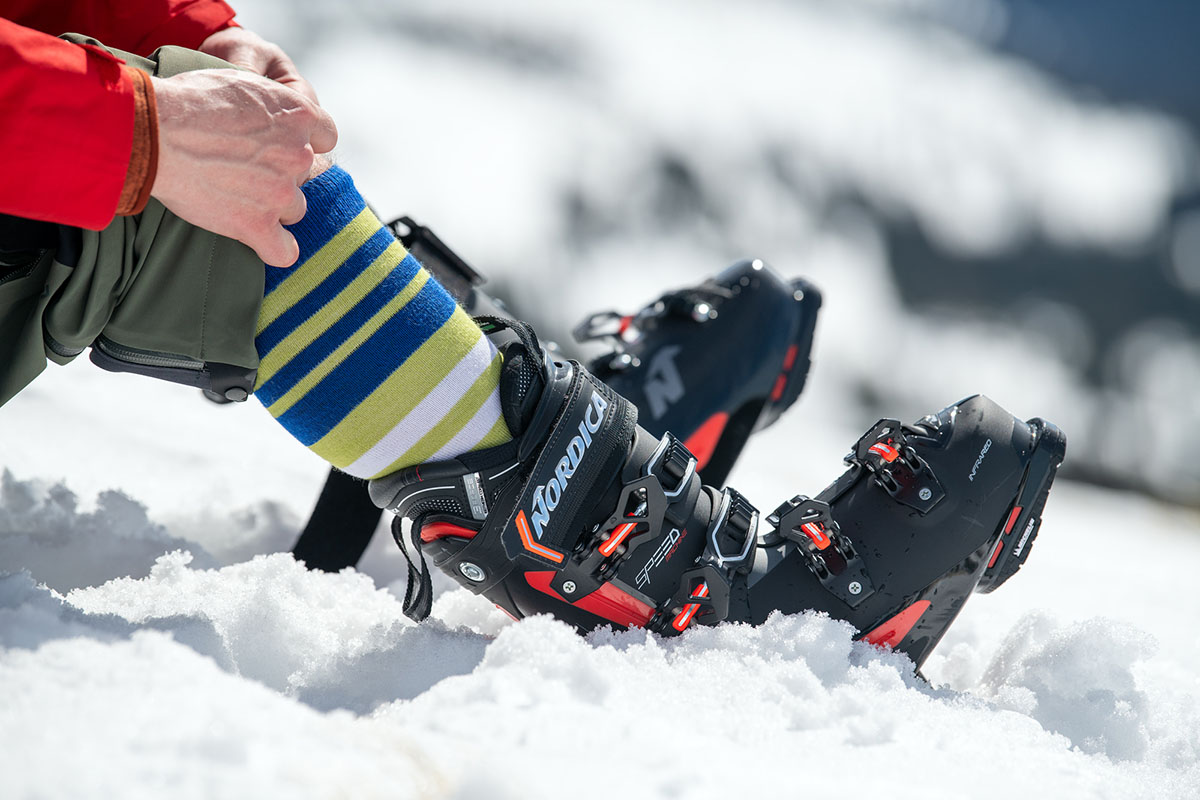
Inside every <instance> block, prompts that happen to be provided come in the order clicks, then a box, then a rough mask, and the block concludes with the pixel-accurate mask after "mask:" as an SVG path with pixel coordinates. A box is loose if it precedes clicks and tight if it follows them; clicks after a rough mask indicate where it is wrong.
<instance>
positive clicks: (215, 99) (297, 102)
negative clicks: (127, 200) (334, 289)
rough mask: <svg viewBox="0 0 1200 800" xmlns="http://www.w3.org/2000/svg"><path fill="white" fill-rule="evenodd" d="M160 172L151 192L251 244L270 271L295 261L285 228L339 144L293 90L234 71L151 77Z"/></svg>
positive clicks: (325, 117)
mask: <svg viewBox="0 0 1200 800" xmlns="http://www.w3.org/2000/svg"><path fill="white" fill-rule="evenodd" d="M152 80H153V81H154V94H155V99H156V103H157V105H158V141H159V146H158V172H157V175H156V176H155V180H154V186H153V187H152V188H151V191H150V194H151V195H152V196H154V197H155V198H157V199H158V200H159V201H160V202H162V204H163V205H165V206H166V207H167V208H169V209H170V210H171V211H172V212H174V213H175V214H176V215H177V216H179V217H181V218H182V219H185V220H187V221H188V222H190V223H192V224H193V225H197V226H199V227H201V228H204V229H205V230H209V231H212V232H213V233H218V234H221V235H222V236H228V237H230V238H231V239H237V240H238V241H240V242H243V243H245V244H247V245H249V246H250V247H251V248H253V249H254V251H255V252H256V253H258V255H259V257H260V258H262V260H263V261H265V262H266V263H267V264H270V265H272V266H276V267H286V266H290V265H291V264H293V263H295V261H296V259H297V258H298V257H299V255H300V248H299V246H298V245H297V244H296V239H295V237H293V236H292V234H291V233H289V232H288V231H287V230H285V229H284V228H283V226H284V225H290V224H292V223H294V222H299V221H300V220H301V219H302V218H303V217H304V212H305V210H306V202H305V199H304V193H303V192H301V191H300V188H299V187H300V184H302V183H304V181H305V180H306V179H307V178H308V176H309V171H310V170H311V168H312V166H313V157H314V154H315V153H326V152H329V151H330V150H332V149H333V146H334V145H335V144H336V143H337V128H336V126H335V125H334V123H333V119H332V118H331V117H330V116H329V114H328V113H326V112H325V110H324V109H322V108H321V107H320V106H319V105H317V104H316V103H314V102H312V101H311V100H309V99H308V98H306V97H304V96H303V95H301V94H300V93H298V92H295V91H293V90H291V89H289V88H287V87H286V86H283V85H282V84H279V83H276V82H274V81H271V80H268V79H267V78H265V77H260V76H258V75H254V74H251V73H249V72H244V71H242V70H233V69H216V70H198V71H195V72H184V73H181V74H179V75H175V76H173V77H170V78H152Z"/></svg>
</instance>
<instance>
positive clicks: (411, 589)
mask: <svg viewBox="0 0 1200 800" xmlns="http://www.w3.org/2000/svg"><path fill="white" fill-rule="evenodd" d="M392 538H393V539H395V540H396V544H397V545H399V547H400V552H401V553H403V554H404V560H405V561H407V562H408V586H407V588H405V590H404V615H405V616H406V617H408V618H409V619H411V620H413V621H415V622H422V621H424V620H425V618H426V617H428V616H429V612H430V611H431V610H433V582H432V581H431V580H430V578H429V566H428V565H427V564H426V563H425V554H424V553H423V552H421V531H420V528H419V527H418V526H417V525H415V524H413V525H410V526H409V532H408V533H407V534H406V533H404V526H403V524H402V518H401V517H393V518H392ZM406 540H407V541H406ZM410 547H411V548H412V551H411V552H410V551H409V548H410ZM418 565H419V566H418Z"/></svg>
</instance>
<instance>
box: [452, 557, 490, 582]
mask: <svg viewBox="0 0 1200 800" xmlns="http://www.w3.org/2000/svg"><path fill="white" fill-rule="evenodd" d="M458 571H459V572H461V573H462V574H463V576H465V577H466V579H467V580H469V581H475V582H476V583H479V582H480V581H482V580H483V579H484V578H486V577H487V573H486V572H484V571H483V567H480V566H478V565H476V564H472V563H471V562H470V561H464V562H462V563H461V564H459V565H458Z"/></svg>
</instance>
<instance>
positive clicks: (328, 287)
mask: <svg viewBox="0 0 1200 800" xmlns="http://www.w3.org/2000/svg"><path fill="white" fill-rule="evenodd" d="M394 241H396V237H395V236H393V235H392V232H391V231H389V230H388V229H387V228H380V229H379V230H377V231H376V232H375V233H374V235H372V236H371V238H370V239H367V241H366V242H364V243H363V245H362V247H360V248H358V249H357V250H355V251H354V254H353V255H352V256H350V258H348V259H346V260H345V261H344V262H343V263H342V264H341V265H339V266H338V268H337V269H335V270H334V271H333V272H331V273H330V274H329V275H328V277H326V278H325V280H323V281H321V282H320V283H319V284H317V285H316V286H314V287H313V288H312V290H311V291H310V292H309V293H308V294H306V295H304V297H303V299H301V300H300V301H299V302H298V303H296V305H294V306H292V307H291V308H289V309H288V310H287V311H285V312H283V313H282V314H280V315H279V317H278V319H276V320H275V321H274V322H272V323H271V324H270V325H268V326H267V327H266V329H265V330H264V331H263V332H262V333H260V334H259V335H258V336H257V338H255V340H254V347H255V348H256V349H257V350H258V354H259V356H260V357H261V356H264V355H266V354H267V353H269V352H271V350H272V349H274V348H275V347H276V346H277V345H278V344H279V343H280V342H282V341H283V340H284V339H285V338H287V336H288V334H290V333H291V332H292V331H294V330H296V328H298V327H300V326H301V325H303V324H304V321H305V320H307V319H308V318H309V317H311V316H312V315H313V314H316V313H318V312H319V311H320V310H321V308H323V307H324V306H325V304H326V303H328V302H329V301H330V300H332V299H333V298H334V297H336V296H337V294H338V292H340V291H342V290H343V289H345V288H346V287H347V286H349V285H350V282H351V281H353V280H354V279H355V278H357V277H358V276H359V275H361V274H362V273H363V272H364V271H366V269H367V267H369V266H371V262H373V261H374V260H375V259H377V258H379V255H380V253H382V252H383V251H384V250H386V249H387V247H388V245H390V244H391V243H392V242H394ZM277 271H282V270H277ZM268 274H270V273H269V272H268Z"/></svg>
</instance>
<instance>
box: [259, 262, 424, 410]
mask: <svg viewBox="0 0 1200 800" xmlns="http://www.w3.org/2000/svg"><path fill="white" fill-rule="evenodd" d="M420 268H421V265H420V263H419V262H418V261H417V260H416V259H415V258H413V257H412V256H411V255H408V256H405V257H404V260H402V261H401V262H400V263H399V264H397V265H396V266H395V268H393V269H392V271H391V272H390V273H388V275H387V277H386V278H384V279H383V280H382V281H380V283H379V285H378V286H376V287H375V288H374V289H372V290H371V291H370V292H368V293H367V294H366V295H365V296H364V297H363V298H362V300H360V301H358V302H357V303H356V304H355V305H354V306H353V307H352V308H351V309H350V310H349V311H347V312H346V315H345V316H344V317H342V318H341V319H339V320H337V321H336V322H334V323H333V324H332V325H331V326H330V327H329V328H328V329H327V330H326V331H325V332H324V333H322V334H321V335H320V336H318V337H317V338H316V339H314V340H313V341H312V342H311V343H310V344H309V345H308V346H307V347H305V348H304V349H303V350H301V351H300V352H299V353H298V354H296V356H295V357H294V358H293V359H292V360H291V361H289V362H287V364H285V365H283V366H282V367H280V369H279V371H278V372H276V373H275V374H274V375H272V376H271V379H270V380H268V381H267V382H266V383H264V384H263V385H262V386H260V387H259V388H258V389H257V391H256V394H257V395H258V397H259V399H260V400H262V403H263V405H266V406H270V405H271V404H272V403H274V402H275V401H276V400H278V399H279V398H281V397H283V396H284V395H285V394H287V393H288V392H289V391H290V390H291V388H292V387H293V386H295V385H296V384H297V383H298V382H299V381H300V380H301V379H302V378H303V377H304V376H305V375H307V374H308V373H310V372H312V370H313V369H314V368H315V367H316V366H317V365H318V364H320V363H321V362H322V361H324V360H325V358H326V357H327V356H328V355H329V354H330V353H332V352H333V351H334V350H336V349H338V347H340V346H341V344H342V342H344V341H346V340H347V339H349V338H350V337H351V336H353V335H354V333H355V331H357V330H358V329H359V328H361V327H362V326H363V325H365V324H366V322H367V320H369V319H370V318H371V317H373V316H375V313H376V312H377V311H379V309H381V308H383V307H384V306H386V305H387V304H388V303H389V302H391V300H392V298H394V297H395V296H396V295H398V294H400V292H402V291H403V290H404V287H405V286H408V284H409V282H410V281H411V280H412V279H413V278H414V277H416V274H417V271H418V270H419V269H420ZM417 296H418V297H419V296H420V295H419V293H418V295H417ZM414 301H415V298H414ZM410 302H413V301H410Z"/></svg>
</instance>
